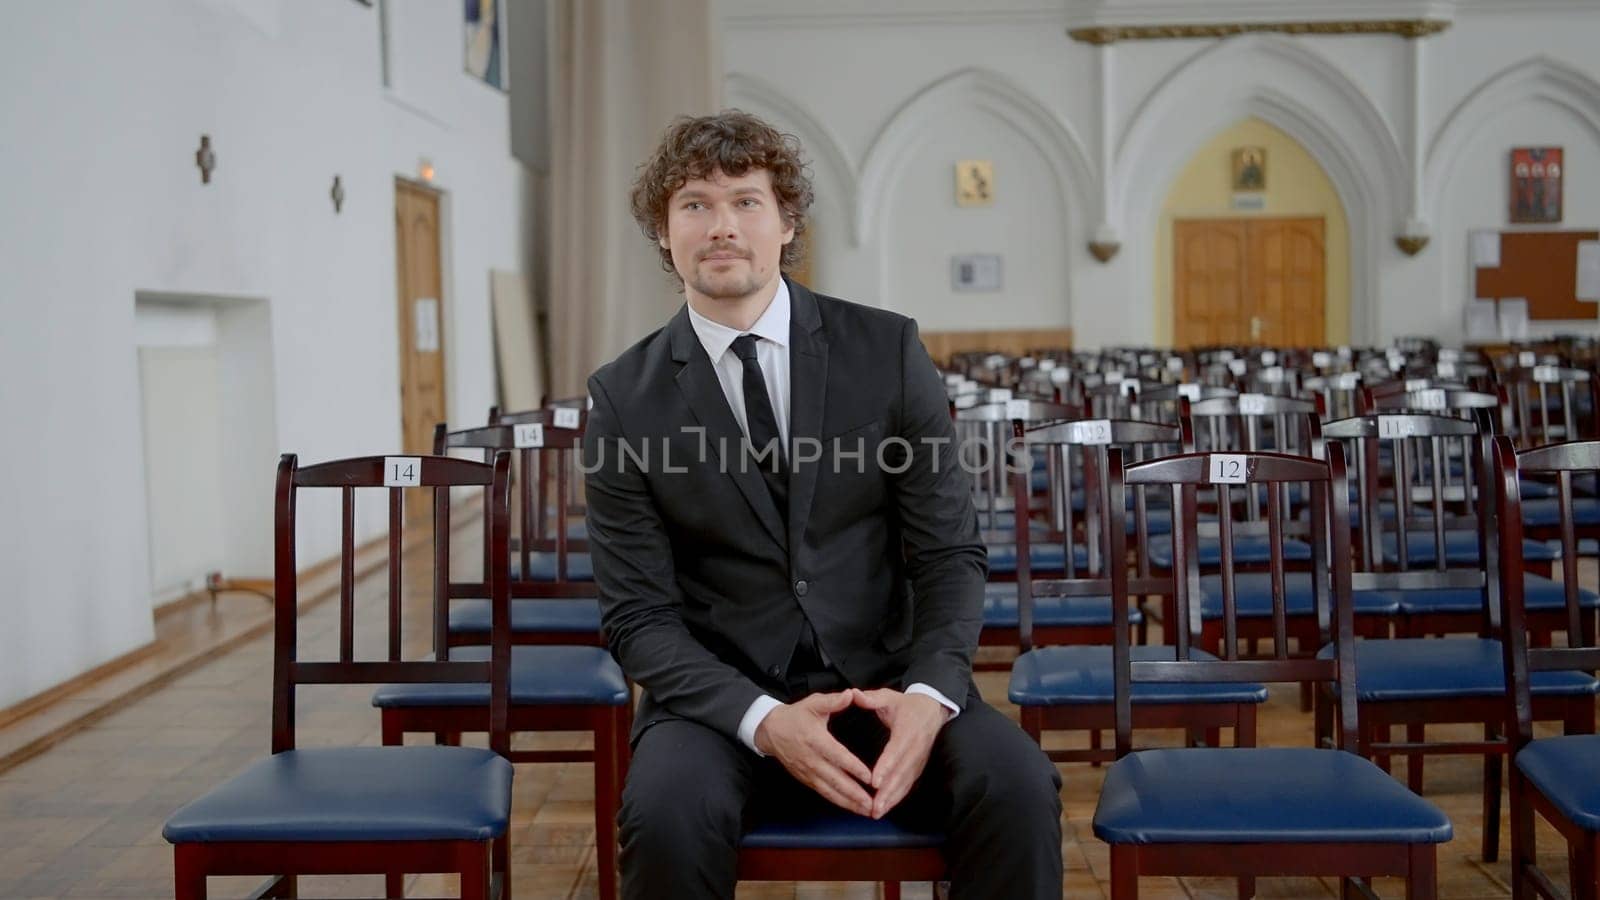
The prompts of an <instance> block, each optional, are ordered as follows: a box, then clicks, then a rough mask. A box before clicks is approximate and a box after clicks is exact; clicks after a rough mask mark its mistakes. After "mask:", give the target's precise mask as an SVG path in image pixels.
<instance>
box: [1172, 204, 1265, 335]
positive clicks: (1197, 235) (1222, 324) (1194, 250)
mask: <svg viewBox="0 0 1600 900" xmlns="http://www.w3.org/2000/svg"><path fill="white" fill-rule="evenodd" d="M1173 224H1174V228H1173V245H1174V247H1175V251H1176V254H1177V258H1176V260H1175V267H1174V284H1173V287H1174V295H1173V300H1174V304H1173V312H1174V315H1176V317H1177V319H1176V324H1177V327H1176V328H1174V329H1173V339H1174V341H1175V342H1176V343H1177V345H1178V346H1179V347H1194V346H1208V345H1211V344H1239V343H1243V342H1244V340H1245V338H1246V337H1247V336H1248V335H1249V331H1248V329H1247V320H1248V318H1249V301H1248V299H1247V298H1246V296H1245V266H1246V262H1247V256H1248V252H1249V251H1248V247H1249V243H1248V239H1247V236H1246V234H1245V231H1246V223H1244V222H1240V221H1227V220H1220V219H1219V220H1199V221H1189V222H1175V223H1173Z"/></svg>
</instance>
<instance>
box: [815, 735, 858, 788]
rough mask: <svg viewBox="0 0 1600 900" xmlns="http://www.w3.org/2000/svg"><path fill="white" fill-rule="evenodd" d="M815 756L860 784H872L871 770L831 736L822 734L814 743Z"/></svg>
mask: <svg viewBox="0 0 1600 900" xmlns="http://www.w3.org/2000/svg"><path fill="white" fill-rule="evenodd" d="M815 747H816V751H817V755H818V756H820V757H821V758H822V759H824V760H827V761H828V763H829V764H830V765H832V766H833V767H834V768H836V769H839V770H840V771H841V772H844V773H845V774H847V775H849V776H850V777H851V778H854V779H855V780H856V781H858V782H860V783H861V784H870V783H871V782H872V770H871V769H869V768H867V764H866V763H864V762H862V761H861V759H860V757H858V756H856V755H855V754H854V753H851V752H850V750H849V748H847V747H845V745H843V744H841V743H839V742H838V740H836V739H835V738H834V736H833V735H831V734H826V733H824V734H823V735H822V736H821V737H820V738H818V739H817V742H816V745H815Z"/></svg>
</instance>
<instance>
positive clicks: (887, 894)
mask: <svg viewBox="0 0 1600 900" xmlns="http://www.w3.org/2000/svg"><path fill="white" fill-rule="evenodd" d="M883 900H900V882H898V881H885V882H884V883H883Z"/></svg>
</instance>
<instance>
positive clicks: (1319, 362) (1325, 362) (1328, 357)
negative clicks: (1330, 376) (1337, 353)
mask: <svg viewBox="0 0 1600 900" xmlns="http://www.w3.org/2000/svg"><path fill="white" fill-rule="evenodd" d="M1311 364H1312V365H1313V366H1316V367H1317V368H1319V369H1326V368H1327V367H1329V366H1331V365H1333V354H1331V353H1328V352H1327V351H1325V350H1318V351H1317V352H1316V353H1313V354H1311Z"/></svg>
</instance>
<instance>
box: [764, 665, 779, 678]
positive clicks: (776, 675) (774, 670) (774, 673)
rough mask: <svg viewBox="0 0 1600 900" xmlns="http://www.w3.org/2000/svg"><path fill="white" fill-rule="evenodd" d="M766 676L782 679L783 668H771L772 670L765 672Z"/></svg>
mask: <svg viewBox="0 0 1600 900" xmlns="http://www.w3.org/2000/svg"><path fill="white" fill-rule="evenodd" d="M767 674H768V675H771V676H772V677H773V678H782V677H783V667H782V666H773V667H772V668H770V669H768V670H767Z"/></svg>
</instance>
